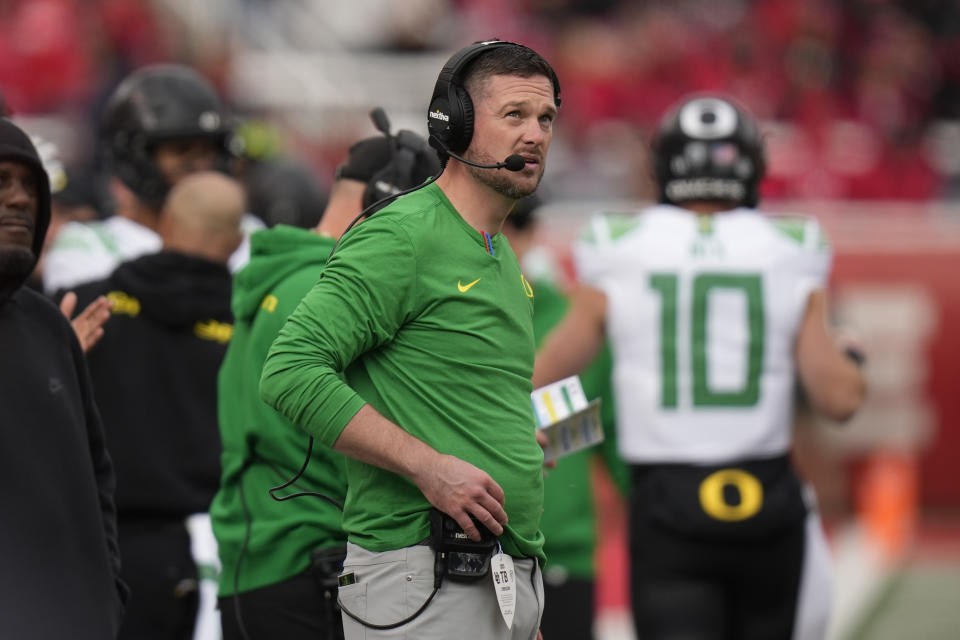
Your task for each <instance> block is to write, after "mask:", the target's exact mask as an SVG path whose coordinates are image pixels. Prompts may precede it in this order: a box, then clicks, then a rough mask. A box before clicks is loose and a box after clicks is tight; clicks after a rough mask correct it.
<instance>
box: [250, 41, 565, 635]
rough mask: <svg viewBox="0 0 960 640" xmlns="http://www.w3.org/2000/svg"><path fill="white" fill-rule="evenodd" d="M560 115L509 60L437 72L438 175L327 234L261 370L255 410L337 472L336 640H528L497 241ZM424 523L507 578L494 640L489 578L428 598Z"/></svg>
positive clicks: (528, 501)
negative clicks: (436, 516)
mask: <svg viewBox="0 0 960 640" xmlns="http://www.w3.org/2000/svg"><path fill="white" fill-rule="evenodd" d="M559 104H560V87H559V83H558V81H557V78H556V75H555V74H554V72H553V69H552V68H551V67H550V65H549V64H548V63H547V62H546V61H545V60H544V59H543V58H542V57H540V56H539V55H538V54H537V53H536V52H534V51H533V50H531V49H529V48H527V47H525V46H522V45H518V44H514V43H509V42H504V41H499V40H492V41H487V42H481V43H476V44H473V45H470V46H468V47H466V48H464V49H462V50H461V51H459V52H457V53H456V54H454V56H453V57H452V58H451V59H450V60H449V61H448V62H447V64H446V65H445V66H444V68H443V70H442V71H441V73H440V76H439V77H438V80H437V84H436V88H435V89H434V94H433V97H432V99H431V102H430V106H429V110H428V125H429V130H430V143H431V145H432V146H433V147H434V148H435V149H437V150H438V152H439V154H440V156H441V159H442V161H443V163H444V165H445V169H444V171H442V172H441V174H440V176H439V177H438V178H437V179H436V180H435V181H434V182H432V183H429V184H427V185H426V186H423V187H421V188H420V189H418V190H416V191H413V192H412V193H409V194H407V195H404V196H402V197H400V198H398V199H397V200H395V201H394V202H393V203H391V204H390V205H388V206H387V207H385V208H383V209H381V210H380V211H378V212H377V213H376V214H375V215H373V216H372V217H370V218H369V219H367V220H365V221H364V222H362V223H360V224H359V225H357V226H356V227H355V228H353V229H351V230H350V231H348V232H347V233H345V234H344V236H343V237H342V238H341V241H340V245H339V247H338V248H337V249H336V250H335V252H334V253H333V256H332V257H331V259H330V261H329V262H328V263H327V265H326V267H325V268H324V271H323V272H322V274H321V276H320V279H319V281H318V282H317V284H316V285H315V286H314V287H313V289H312V290H311V291H310V292H309V293H308V294H307V296H306V297H305V298H304V300H303V301H302V302H301V303H300V305H299V307H297V309H296V310H295V311H294V312H293V314H292V315H291V316H290V318H289V320H288V321H287V323H286V324H285V325H284V327H283V328H282V329H281V331H280V334H279V336H278V338H277V340H276V341H275V342H274V344H273V345H272V347H271V349H270V352H269V354H268V356H267V359H266V363H265V365H264V370H263V376H262V379H261V385H260V392H261V395H262V397H263V399H264V400H265V401H266V402H267V403H268V404H270V405H272V406H274V407H275V408H276V409H277V410H279V411H280V412H281V413H283V414H284V415H286V416H287V418H288V419H290V420H291V421H292V422H294V423H295V424H297V425H299V426H300V427H302V428H303V429H304V430H305V431H307V432H308V433H309V434H310V435H312V436H313V437H315V438H316V439H318V440H320V441H321V442H322V443H323V444H325V445H327V446H330V447H332V448H333V449H335V450H336V451H339V452H341V453H344V454H346V455H347V456H348V461H347V483H348V491H347V497H346V502H345V505H344V514H343V526H344V529H345V530H346V532H347V534H348V540H349V544H348V550H347V559H346V562H345V564H344V576H345V577H346V576H349V579H346V578H345V579H344V580H343V581H342V586H341V589H340V601H341V604H342V605H343V606H344V613H345V614H347V615H346V616H345V618H344V629H345V632H346V637H347V638H363V637H365V638H395V637H406V636H404V635H403V634H411V633H412V634H414V635H413V636H411V637H417V638H418V639H423V640H429V639H431V638H449V637H459V636H462V635H463V634H464V633H466V634H467V636H469V637H475V638H511V639H513V638H516V639H524V640H528V639H532V638H534V637H536V635H537V627H538V624H539V617H540V613H541V612H542V609H543V596H542V580H541V576H540V572H539V568H538V564H539V563H538V560H543V536H542V534H541V533H540V529H539V523H540V516H541V512H542V509H543V482H542V468H541V467H542V462H543V454H542V451H541V449H540V447H539V445H538V444H537V441H536V437H535V427H534V421H533V415H532V408H531V403H530V396H529V394H530V392H531V390H532V387H531V382H530V377H531V375H532V372H533V360H534V336H533V322H532V316H533V290H532V289H531V287H530V285H529V283H528V282H527V281H526V280H525V278H524V277H523V274H522V273H521V271H520V266H519V264H518V262H517V258H516V256H515V255H514V253H513V250H512V249H511V248H510V245H509V244H508V242H507V240H506V238H505V237H504V236H503V235H502V234H501V233H500V228H501V225H502V223H503V220H504V219H505V218H506V216H507V214H508V213H509V212H510V210H511V208H512V207H513V205H514V203H515V202H516V201H517V200H518V199H520V198H522V197H524V196H527V195H529V194H531V193H533V192H534V191H535V190H536V188H537V186H538V184H539V182H540V179H541V177H542V176H543V171H544V167H545V161H546V155H547V150H548V148H549V146H550V141H551V137H552V132H553V122H554V119H555V117H556V114H557V108H558V106H559ZM451 158H453V159H455V160H456V161H455V162H454V161H451ZM431 505H432V506H434V507H436V508H437V509H439V510H440V511H442V512H444V513H446V514H448V515H449V516H451V517H452V518H453V519H454V520H455V521H456V522H457V523H458V524H459V525H460V527H461V528H462V529H463V530H464V531H465V532H466V534H467V535H468V536H469V537H470V538H471V539H473V540H479V539H480V532H479V531H478V529H477V526H476V525H475V524H474V521H473V520H472V519H471V518H475V519H476V522H479V523H480V524H482V525H483V526H484V527H485V528H486V529H489V531H490V532H492V533H493V534H494V535H495V536H497V537H498V538H499V543H500V545H501V546H502V550H503V552H504V553H505V554H508V555H509V556H510V557H512V558H513V560H514V563H515V569H516V571H515V580H514V582H515V585H514V587H515V598H516V602H515V614H514V619H513V622H512V625H511V626H510V628H508V625H507V624H506V622H505V618H506V619H509V616H508V615H502V611H501V607H499V606H498V602H497V593H498V589H497V588H495V584H494V581H493V579H492V578H491V576H489V575H488V576H486V578H485V579H479V580H476V581H472V582H465V581H456V580H446V581H444V582H443V583H442V587H441V588H439V589H438V588H437V587H438V582H437V580H436V579H435V569H434V558H435V554H434V552H433V550H432V549H431V548H430V547H428V546H424V545H422V544H420V543H422V542H423V541H424V540H426V539H428V537H429V536H430V519H429V513H430V508H431ZM430 598H432V600H431V601H430V603H429V606H427V607H426V608H424V609H422V611H419V613H418V610H420V609H421V607H422V606H423V605H424V603H425V602H427V601H428V599H430ZM351 614H352V615H351ZM347 616H349V617H347ZM408 618H412V619H411V620H409V621H407V622H404V624H402V625H399V628H398V629H397V630H396V631H395V632H391V631H390V630H389V629H385V628H383V627H392V626H395V625H396V623H398V622H401V621H405V620H407V619H408ZM467 630H469V631H467ZM397 634H400V635H397ZM454 634H456V635H454Z"/></svg>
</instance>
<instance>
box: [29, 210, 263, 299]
mask: <svg viewBox="0 0 960 640" xmlns="http://www.w3.org/2000/svg"><path fill="white" fill-rule="evenodd" d="M240 226H241V229H242V230H243V240H242V241H241V243H240V246H239V247H237V250H236V251H234V252H233V254H232V255H231V256H230V260H229V261H228V263H227V266H228V267H229V268H230V271H231V272H233V273H236V272H237V271H239V270H240V269H242V268H243V267H244V266H245V265H246V264H247V262H249V261H250V234H251V233H253V232H254V231H258V230H260V229H262V228H263V226H264V225H263V222H261V221H260V219H259V218H257V217H256V216H254V215H252V214H249V213H247V214H244V216H243V222H242V223H241V225H240ZM161 247H162V242H161V240H160V236H159V235H157V233H156V232H155V231H153V230H152V229H149V228H147V227H145V226H143V225H141V224H138V223H136V222H134V221H133V220H130V219H129V218H123V217H121V216H111V217H109V218H106V219H105V220H96V221H93V222H68V223H66V224H65V225H63V227H62V228H61V229H60V233H59V234H58V235H57V238H56V240H54V242H53V246H52V247H50V249H49V251H48V253H47V255H46V257H45V259H44V266H43V290H44V291H46V292H47V293H48V294H53V293H56V292H57V291H59V290H61V289H69V288H70V287H74V286H77V285H80V284H84V283H87V282H92V281H93V280H100V279H101V278H106V277H107V276H108V275H110V274H111V273H112V272H113V270H114V269H116V268H117V266H118V265H119V264H120V263H121V262H126V261H128V260H133V259H135V258H139V257H140V256H142V255H146V254H148V253H155V252H157V251H160V249H161Z"/></svg>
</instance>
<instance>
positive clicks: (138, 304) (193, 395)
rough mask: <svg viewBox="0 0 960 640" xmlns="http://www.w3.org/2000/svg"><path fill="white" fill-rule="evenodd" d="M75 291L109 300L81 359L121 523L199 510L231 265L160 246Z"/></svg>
mask: <svg viewBox="0 0 960 640" xmlns="http://www.w3.org/2000/svg"><path fill="white" fill-rule="evenodd" d="M76 292H77V297H78V303H77V308H78V309H82V308H84V307H85V306H86V305H87V304H88V303H90V302H92V301H93V300H94V299H95V298H96V297H97V296H99V295H107V296H109V297H111V298H112V299H113V300H114V308H113V314H112V317H111V318H110V320H108V321H107V324H106V325H105V327H104V331H105V333H104V336H103V338H102V339H101V340H100V342H99V343H98V344H97V345H96V346H95V347H94V348H93V349H92V350H91V351H90V353H88V354H87V358H88V361H89V365H90V374H91V377H92V378H93V384H94V389H95V392H96V398H97V404H98V406H99V407H100V413H101V415H102V416H103V423H104V428H105V430H106V434H107V446H108V447H109V449H110V452H111V455H112V456H113V459H114V464H115V465H116V470H117V498H116V500H117V512H118V517H119V519H120V521H121V524H122V523H123V522H125V521H128V520H145V519H146V520H153V519H166V520H176V519H180V518H183V517H185V516H187V515H189V514H191V513H198V512H204V511H206V510H207V509H208V508H209V505H210V501H211V500H212V498H213V495H214V493H215V492H216V490H217V488H218V484H219V475H220V433H219V429H218V428H217V372H218V370H219V368H220V362H221V361H222V360H223V356H224V353H225V352H226V348H227V342H228V340H229V339H230V335H231V333H232V331H233V327H232V324H231V322H232V316H231V314H230V273H229V272H228V271H227V269H226V267H225V266H223V265H220V264H215V263H212V262H209V261H207V260H203V259H201V258H196V257H192V256H187V255H184V254H180V253H174V252H160V253H156V254H151V255H146V256H142V257H140V258H138V259H136V260H132V261H130V262H126V263H123V264H121V265H120V266H119V267H117V269H116V270H115V271H114V272H113V273H112V274H111V275H110V276H109V277H108V278H106V279H105V280H101V281H97V282H92V283H89V284H86V285H83V286H81V287H79V288H78V289H76Z"/></svg>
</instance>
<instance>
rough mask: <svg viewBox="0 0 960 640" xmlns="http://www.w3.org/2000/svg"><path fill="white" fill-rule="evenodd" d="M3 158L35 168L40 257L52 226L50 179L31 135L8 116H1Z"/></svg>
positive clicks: (35, 236)
mask: <svg viewBox="0 0 960 640" xmlns="http://www.w3.org/2000/svg"><path fill="white" fill-rule="evenodd" d="M3 160H7V161H12V162H19V163H21V164H24V165H26V166H27V167H30V168H31V169H33V171H34V174H35V175H36V177H37V228H36V229H35V230H34V233H33V255H34V256H35V257H36V258H38V259H39V257H40V250H41V249H43V239H44V237H45V236H46V235H47V227H49V226H50V180H49V178H47V172H46V171H45V170H44V168H43V164H42V163H41V162H40V155H39V154H38V153H37V149H36V148H35V147H34V146H33V143H32V142H31V141H30V137H29V136H27V134H26V133H24V132H23V130H22V129H21V128H20V127H18V126H17V125H15V124H13V122H11V121H10V120H9V119H8V118H0V161H3Z"/></svg>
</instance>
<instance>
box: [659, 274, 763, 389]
mask: <svg viewBox="0 0 960 640" xmlns="http://www.w3.org/2000/svg"><path fill="white" fill-rule="evenodd" d="M679 282H680V278H679V276H678V275H676V274H662V273H660V274H652V275H651V276H650V287H651V288H652V289H653V290H654V291H655V292H656V293H658V294H659V296H660V302H661V305H660V309H661V311H660V374H661V396H660V398H661V405H662V406H663V407H665V408H676V407H677V406H678V405H679V399H678V397H677V396H678V385H677V369H678V366H679V365H680V363H679V361H678V360H679V355H678V350H677V344H678V340H680V339H682V337H681V336H679V335H678V324H679V323H678V322H677V320H678V315H679V313H681V312H684V313H689V314H690V318H689V322H688V323H687V325H688V326H689V327H690V334H689V341H690V342H689V344H690V349H689V353H690V359H691V362H690V367H689V369H690V371H691V375H692V382H693V398H692V401H693V406H694V407H749V406H753V405H755V404H757V401H758V400H759V399H760V371H761V369H762V365H763V337H764V316H763V283H762V280H761V278H760V275H758V274H742V273H739V274H730V273H700V274H697V275H696V276H695V277H694V278H693V281H692V295H691V304H689V305H684V306H683V307H681V306H680V305H678V302H679V299H678V289H679ZM720 290H726V291H728V292H732V293H738V294H740V295H743V296H744V297H745V302H746V310H747V313H746V318H744V320H745V321H746V323H747V336H748V340H747V345H746V353H745V354H744V355H745V356H746V363H747V371H746V379H745V381H744V385H743V386H742V388H740V389H736V390H716V389H713V388H711V385H710V380H709V376H708V372H709V370H710V368H709V354H710V344H709V335H708V333H709V332H708V328H709V326H710V323H709V313H710V296H711V294H713V293H716V292H718V291H720Z"/></svg>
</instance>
